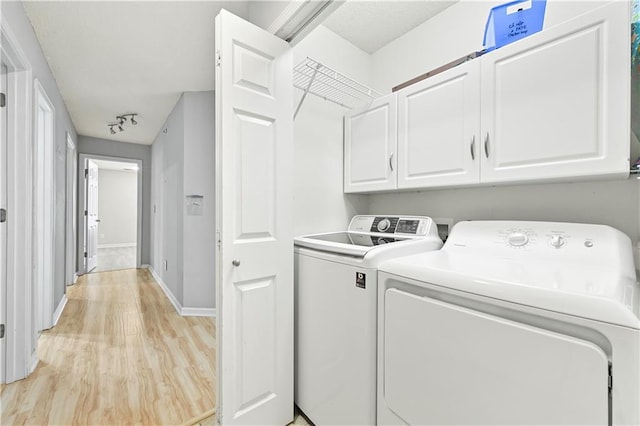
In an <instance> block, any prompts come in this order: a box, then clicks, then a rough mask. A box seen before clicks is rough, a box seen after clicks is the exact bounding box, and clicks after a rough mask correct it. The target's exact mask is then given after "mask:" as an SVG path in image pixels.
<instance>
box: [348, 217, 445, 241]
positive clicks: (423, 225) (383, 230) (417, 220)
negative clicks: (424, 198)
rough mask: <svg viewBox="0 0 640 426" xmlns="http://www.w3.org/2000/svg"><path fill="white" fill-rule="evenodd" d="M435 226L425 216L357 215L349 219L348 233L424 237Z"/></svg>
mask: <svg viewBox="0 0 640 426" xmlns="http://www.w3.org/2000/svg"><path fill="white" fill-rule="evenodd" d="M432 229H435V224H434V223H433V220H432V219H431V218H430V217H426V216H373V215H371V216H370V215H359V216H355V217H354V218H353V219H351V223H350V224H349V231H352V232H366V233H376V234H394V235H407V236H426V235H429V233H430V232H432Z"/></svg>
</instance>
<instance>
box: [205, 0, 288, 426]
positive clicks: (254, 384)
mask: <svg viewBox="0 0 640 426" xmlns="http://www.w3.org/2000/svg"><path fill="white" fill-rule="evenodd" d="M215 25H216V53H217V61H218V62H217V67H216V221H217V224H216V225H217V230H218V232H219V241H220V242H219V244H218V247H219V249H218V252H217V255H216V261H217V280H216V288H217V303H218V306H217V310H218V317H217V318H218V354H219V355H218V360H219V365H218V393H217V394H218V410H217V415H218V418H219V420H220V423H221V424H223V425H224V424H261V425H267V424H269V425H285V424H287V423H289V422H290V421H291V420H293V226H292V169H293V78H292V74H293V63H292V56H291V50H290V48H289V45H288V44H287V43H286V42H284V41H283V40H281V39H279V38H277V37H275V36H273V35H272V34H269V33H267V32H266V31H264V30H262V29H260V28H258V27H256V26H254V25H253V24H250V23H248V22H246V21H244V20H242V19H240V18H238V17H236V16H234V15H233V14H231V13H229V12H227V11H225V10H222V11H221V12H220V14H219V15H218V16H217V17H216V23H215Z"/></svg>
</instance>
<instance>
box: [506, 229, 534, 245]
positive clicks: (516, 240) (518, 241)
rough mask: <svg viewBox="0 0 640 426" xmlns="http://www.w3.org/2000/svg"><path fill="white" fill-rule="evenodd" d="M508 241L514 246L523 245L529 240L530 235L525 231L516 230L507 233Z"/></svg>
mask: <svg viewBox="0 0 640 426" xmlns="http://www.w3.org/2000/svg"><path fill="white" fill-rule="evenodd" d="M507 242H508V243H509V245H510V246H513V247H522V246H524V245H526V244H527V243H528V242H529V236H528V235H527V234H525V233H524V232H520V231H516V232H512V233H510V234H509V235H507Z"/></svg>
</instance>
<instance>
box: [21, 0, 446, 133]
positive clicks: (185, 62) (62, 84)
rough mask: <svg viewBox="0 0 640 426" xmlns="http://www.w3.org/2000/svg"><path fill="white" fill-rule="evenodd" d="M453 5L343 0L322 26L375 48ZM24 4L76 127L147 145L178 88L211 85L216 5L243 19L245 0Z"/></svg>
mask: <svg viewBox="0 0 640 426" xmlns="http://www.w3.org/2000/svg"><path fill="white" fill-rule="evenodd" d="M266 3H274V2H273V1H271V2H266ZM453 3H454V2H453V1H446V2H445V1H434V0H414V1H405V0H403V1H396V0H385V1H374V0H369V1H366V0H348V1H346V2H345V3H344V4H343V5H342V6H340V7H339V8H338V10H337V11H336V12H335V13H334V14H333V15H332V16H330V17H329V18H328V19H327V20H326V21H325V25H326V26H327V27H329V28H330V29H331V30H333V31H334V32H336V33H337V34H339V35H340V36H342V37H343V38H345V39H347V40H349V41H351V42H352V43H353V44H355V45H356V46H358V47H360V48H361V49H363V50H365V51H367V52H370V53H371V52H374V51H376V50H377V49H378V48H380V47H381V46H384V45H385V44H387V43H389V42H390V41H392V40H394V39H395V38H397V37H399V36H400V35H402V34H404V33H406V32H407V31H409V30H411V29H412V28H414V27H416V26H417V25H419V24H421V23H422V22H424V21H425V20H427V19H428V18H430V17H432V16H433V15H435V14H437V13H438V12H440V11H441V10H443V9H444V8H446V7H448V6H450V5H451V4H453ZM23 4H24V8H25V10H26V12H27V15H28V17H29V19H30V20H31V23H32V25H33V27H34V30H35V32H36V35H37V36H38V39H39V41H40V44H41V46H42V50H43V51H44V54H45V56H46V58H47V61H48V62H49V67H50V68H51V71H52V72H53V75H54V77H55V79H56V81H57V83H58V87H59V88H60V92H61V93H62V97H63V98H64V101H65V104H66V106H67V108H68V110H69V113H70V114H71V119H72V120H73V124H74V126H75V128H76V130H77V132H78V134H80V135H85V136H94V137H97V138H103V139H111V140H116V141H121V142H131V143H140V144H146V145H149V144H151V143H153V140H154V138H155V137H156V135H157V134H158V132H159V131H160V128H161V126H162V124H163V123H164V122H165V120H166V118H167V116H168V115H169V113H170V112H171V110H172V109H173V107H174V105H175V104H176V102H177V100H178V98H179V96H180V94H181V93H182V92H189V91H203V90H213V89H214V87H215V82H214V74H215V70H214V46H215V40H214V18H215V16H216V14H217V13H218V11H219V10H220V9H221V8H222V7H224V8H225V9H227V10H229V11H231V12H233V13H235V14H236V15H239V16H242V17H244V18H246V19H248V17H249V13H250V4H251V2H249V1H238V0H235V1H234V0H231V1H224V2H221V1H211V0H208V1H207V0H205V1H189V0H182V1H153V0H151V1H136V2H133V1H74V0H67V1H24V3H23ZM258 10H262V9H260V8H259V7H254V10H253V13H254V15H255V14H256V13H258V12H257V11H258ZM253 18H254V20H256V19H257V17H256V16H253ZM129 113H137V114H138V116H137V117H136V120H137V121H138V125H137V126H132V125H131V123H130V122H129V121H127V123H125V125H124V126H123V127H124V129H125V130H124V131H123V132H117V133H116V134H115V135H111V134H110V132H109V128H108V126H107V124H109V123H115V122H116V119H115V117H116V115H120V114H129ZM212 119H213V117H212Z"/></svg>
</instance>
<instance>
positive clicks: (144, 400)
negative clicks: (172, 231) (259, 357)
mask: <svg viewBox="0 0 640 426" xmlns="http://www.w3.org/2000/svg"><path fill="white" fill-rule="evenodd" d="M67 298H68V302H67V305H66V307H65V309H64V312H63V313H62V316H61V317H60V320H59V321H58V325H56V327H54V328H52V329H51V330H47V331H45V332H43V333H42V335H41V336H40V340H39V342H38V358H39V360H40V361H39V363H38V367H37V368H36V370H35V371H34V372H33V374H31V376H29V377H28V378H27V379H25V380H21V381H19V382H15V383H11V384H8V385H4V386H2V388H1V389H0V424H2V425H23V424H25V425H45V424H49V425H116V424H118V425H124V424H131V425H178V424H182V423H184V422H186V421H188V420H189V419H193V418H194V417H196V416H198V415H200V414H201V413H203V412H205V411H207V410H210V409H212V408H213V407H214V405H215V391H214V389H215V378H216V374H215V365H216V355H215V338H216V329H215V322H214V321H213V319H211V318H200V317H181V316H179V315H178V314H176V312H175V310H174V309H173V306H172V305H171V303H170V302H169V300H168V299H167V298H166V296H165V295H164V293H162V290H161V289H160V287H159V286H158V285H157V284H156V283H155V281H154V280H153V277H152V276H151V274H149V272H148V271H147V270H142V269H138V270H136V269H130V270H120V271H114V272H103V273H95V274H88V275H84V276H82V277H81V278H80V279H79V280H78V283H77V284H76V285H74V286H71V287H69V288H67Z"/></svg>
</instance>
